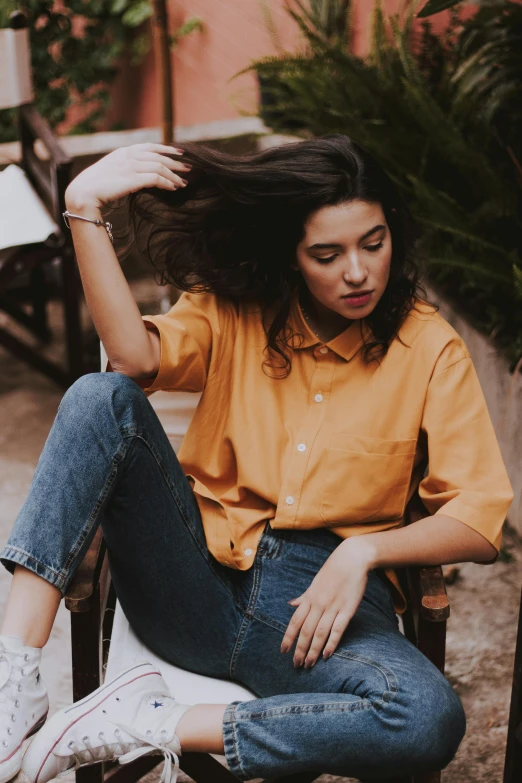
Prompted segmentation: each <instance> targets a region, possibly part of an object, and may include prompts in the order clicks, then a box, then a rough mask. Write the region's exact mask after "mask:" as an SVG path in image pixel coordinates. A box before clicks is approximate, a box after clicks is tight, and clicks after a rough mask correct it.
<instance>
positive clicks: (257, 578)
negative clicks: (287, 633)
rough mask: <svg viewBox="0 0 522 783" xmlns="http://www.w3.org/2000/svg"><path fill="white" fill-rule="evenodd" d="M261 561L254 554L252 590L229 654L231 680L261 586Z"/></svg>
mask: <svg viewBox="0 0 522 783" xmlns="http://www.w3.org/2000/svg"><path fill="white" fill-rule="evenodd" d="M261 563H262V561H261V558H260V557H257V556H256V558H255V559H254V565H253V568H254V580H253V585H252V590H251V592H250V598H249V600H248V604H247V607H246V609H245V610H244V617H243V620H242V622H241V625H240V627H239V631H238V634H237V638H236V642H235V644H234V649H233V650H232V655H231V656H230V664H229V669H228V670H229V674H230V678H231V679H232V680H233V679H234V672H235V667H236V664H237V659H238V657H239V654H240V652H241V647H242V645H243V641H244V639H245V636H246V632H247V628H248V626H249V625H250V622H251V621H252V617H253V616H254V615H253V609H254V606H255V603H256V601H257V597H258V595H259V589H260V587H261Z"/></svg>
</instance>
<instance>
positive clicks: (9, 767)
mask: <svg viewBox="0 0 522 783" xmlns="http://www.w3.org/2000/svg"><path fill="white" fill-rule="evenodd" d="M41 654H42V651H41V650H40V649H37V648H35V647H25V646H24V643H23V641H22V639H18V638H16V637H15V636H0V783H5V781H7V780H11V778H12V777H14V776H15V775H16V774H17V772H18V771H19V770H20V767H21V766H22V755H23V752H22V745H23V743H24V740H25V739H26V738H27V737H29V736H30V735H31V734H34V732H35V731H38V729H39V728H40V726H42V725H43V723H44V722H45V719H46V717H47V711H48V709H49V700H48V698H47V691H46V688H45V685H44V684H43V682H42V680H41V678H40V672H39V670H38V666H39V664H40V658H41Z"/></svg>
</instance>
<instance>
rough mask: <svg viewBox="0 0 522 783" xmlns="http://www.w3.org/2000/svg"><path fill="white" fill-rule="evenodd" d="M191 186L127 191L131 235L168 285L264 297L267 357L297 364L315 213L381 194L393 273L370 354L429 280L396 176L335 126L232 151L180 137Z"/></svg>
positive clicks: (280, 372) (383, 345)
mask: <svg viewBox="0 0 522 783" xmlns="http://www.w3.org/2000/svg"><path fill="white" fill-rule="evenodd" d="M181 148H182V149H183V150H184V155H183V160H184V161H186V162H188V163H190V164H191V165H192V167H193V168H192V170H191V171H190V172H188V173H184V174H183V175H182V176H183V177H185V178H186V179H187V180H188V182H189V184H188V186H187V187H186V188H185V189H179V190H177V191H166V190H161V189H150V190H142V191H138V192H137V193H134V194H132V195H131V196H130V197H129V207H130V215H131V225H132V229H133V230H132V234H133V240H134V241H135V242H136V244H137V246H138V249H139V250H140V252H141V253H142V254H144V255H145V257H146V258H148V259H149V260H150V261H151V263H152V265H153V266H154V268H155V269H156V270H157V271H158V272H159V276H160V280H159V282H160V283H161V284H165V283H167V282H170V283H172V284H173V285H174V286H176V287H177V288H179V289H181V290H184V291H193V292H212V293H214V294H216V295H218V296H221V297H227V298H229V299H235V300H240V299H241V300H245V299H248V300H252V301H253V302H257V303H259V305H260V306H261V308H262V312H263V323H264V325H265V332H266V336H267V346H266V353H267V355H268V359H266V360H265V362H264V366H268V367H270V368H271V369H272V370H275V371H276V373H275V374H276V376H277V377H282V376H283V377H284V376H285V375H288V373H289V372H290V370H291V353H292V352H291V346H292V345H295V342H294V339H295V337H296V335H295V334H292V333H291V330H290V329H289V326H288V316H289V313H290V307H291V301H292V297H293V295H294V293H295V292H296V289H297V288H298V286H299V281H300V278H301V276H300V274H299V273H298V272H296V271H295V270H294V269H292V266H291V265H292V263H294V261H295V254H296V247H297V245H298V243H299V242H300V241H301V239H302V238H303V236H304V230H305V223H306V220H307V218H308V217H309V216H310V215H311V214H312V213H313V212H315V211H316V210H318V209H320V208H321V207H325V206H332V205H337V204H340V203H343V202H348V201H351V200H352V199H361V200H363V201H367V202H372V203H379V204H380V205H381V207H382V210H383V212H384V215H385V217H386V221H387V223H388V226H389V228H390V232H391V236H392V246H393V251H392V260H391V271H390V279H389V282H388V285H387V287H386V290H385V292H384V294H383V296H382V297H381V299H380V301H379V302H378V304H377V306H376V307H375V309H374V310H373V312H372V313H371V314H370V315H369V316H368V318H367V319H366V322H367V324H368V326H369V327H370V334H371V336H370V337H369V338H368V339H367V341H366V343H365V345H364V348H363V355H364V359H365V361H366V362H369V361H371V360H373V359H377V360H379V359H380V358H382V357H383V356H384V355H385V354H386V352H387V350H388V347H389V345H390V343H391V341H392V339H393V338H394V337H395V336H396V335H397V332H398V330H399V328H400V326H401V324H402V322H403V320H404V318H405V317H406V315H407V313H408V312H409V311H410V310H411V309H412V307H414V304H415V297H416V296H419V291H422V293H424V292H423V290H422V288H421V287H420V285H419V271H418V267H417V263H416V259H415V251H414V248H415V230H414V225H413V221H412V219H411V216H410V214H409V212H408V209H407V207H406V205H405V204H404V202H403V200H402V199H401V197H400V195H399V193H398V191H397V189H396V187H395V185H394V184H393V182H392V181H391V179H390V178H389V177H388V176H387V174H386V173H385V172H384V171H383V169H382V168H381V167H380V166H379V165H378V164H377V163H376V161H375V160H374V159H373V158H372V157H371V156H370V155H369V153H368V152H366V151H365V150H364V149H362V148H361V147H360V146H359V145H358V144H356V143H355V142H353V141H352V140H351V139H349V138H348V137H347V136H343V135H341V134H332V135H328V136H324V137H322V138H316V139H310V140H304V141H299V142H296V143H292V144H286V145H283V146H279V147H274V148H271V149H267V150H264V151H261V152H254V153H250V154H247V155H241V156H234V155H230V154H226V153H223V152H220V151H217V150H214V149H210V148H208V147H203V146H200V145H197V144H182V145H181Z"/></svg>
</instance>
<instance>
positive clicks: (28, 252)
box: [0, 11, 84, 387]
mask: <svg viewBox="0 0 522 783" xmlns="http://www.w3.org/2000/svg"><path fill="white" fill-rule="evenodd" d="M25 27H26V18H25V16H24V14H22V13H21V12H18V11H16V12H14V13H13V14H12V15H11V28H12V30H8V31H3V32H4V33H8V34H10V33H11V32H14V31H16V32H17V33H20V35H24V34H25V33H26V31H25ZM8 67H9V68H10V69H11V68H13V69H17V73H16V74H15V73H11V72H9V73H8V74H0V77H2V79H3V78H5V79H6V81H5V82H4V84H6V85H7V80H8V79H9V80H13V82H17V81H18V82H22V83H25V84H28V85H30V68H29V60H28V58H27V59H25V60H24V58H20V57H18V58H16V60H15V62H13V63H12V64H8ZM23 71H25V72H23ZM16 100H17V93H16V91H15V90H14V91H13V96H12V98H11V99H9V97H7V99H6V101H4V102H3V103H2V107H3V108H6V107H8V106H9V107H10V108H18V125H19V134H20V143H21V147H22V160H21V163H20V167H21V169H22V170H23V171H24V172H25V175H26V176H27V179H28V181H29V183H30V186H31V187H32V189H33V191H34V193H35V194H36V195H37V196H38V198H39V199H40V200H41V202H43V204H44V205H45V207H46V208H47V210H48V213H49V216H50V217H51V218H52V219H53V220H54V222H55V224H56V226H57V231H56V232H55V233H54V235H53V236H52V237H51V238H49V239H46V240H45V241H42V242H35V243H31V244H25V242H26V241H27V238H26V236H25V237H24V224H23V223H21V227H20V240H19V243H15V244H14V245H13V246H12V247H9V248H8V250H7V251H3V252H0V310H3V311H4V312H5V313H7V314H8V315H9V316H10V317H11V318H13V319H14V320H15V321H16V322H17V323H18V324H20V325H22V326H23V327H24V328H25V329H27V330H28V331H29V332H31V333H32V334H33V335H35V336H36V337H37V338H38V339H39V341H40V342H41V343H43V344H45V343H48V342H49V341H50V339H51V331H50V329H49V323H48V317H47V299H48V296H49V293H48V283H47V281H46V275H45V269H46V266H48V265H49V264H50V262H51V261H57V269H58V270H59V277H60V283H59V296H60V299H61V300H62V303H63V308H64V316H65V334H66V361H65V366H63V365H62V364H58V363H56V362H52V361H50V360H48V359H46V358H45V357H43V356H42V355H41V351H39V350H37V349H35V348H33V347H32V346H31V345H30V344H28V343H27V342H25V341H24V340H22V339H21V338H20V337H19V336H17V335H16V334H13V333H12V331H9V330H8V329H7V328H5V327H4V326H2V327H0V345H2V346H3V347H4V348H6V349H7V350H8V351H10V352H11V353H13V354H14V355H16V356H18V357H19V358H20V359H22V360H23V361H25V362H27V363H28V364H30V365H31V366H32V367H34V368H35V369H37V370H39V371H40V372H42V373H44V374H45V375H46V376H48V377H49V378H51V379H52V380H54V381H56V382H57V383H59V384H60V385H62V386H65V387H67V386H69V384H70V383H72V382H73V381H74V380H76V378H79V377H80V375H82V374H83V372H84V370H83V353H82V333H81V326H80V309H79V302H80V285H79V276H78V271H77V268H76V262H75V258H74V250H73V245H72V240H71V237H70V233H69V232H63V231H62V229H61V226H62V225H63V223H62V212H63V211H64V210H65V190H66V188H67V185H68V184H69V181H70V174H71V165H72V161H71V159H70V158H69V157H68V155H66V154H65V152H64V151H63V149H62V148H61V146H60V145H59V143H58V141H57V139H56V137H55V135H54V134H53V132H52V130H51V128H50V127H49V124H48V123H47V122H46V120H45V119H43V117H42V116H41V115H40V114H39V113H38V111H37V110H36V108H35V106H34V104H33V103H32V100H28V93H27V91H26V92H25V93H24V94H23V95H20V96H19V97H18V100H22V101H24V102H23V103H20V104H19V105H18V104H17V103H15V101H16ZM37 139H39V140H40V143H41V144H42V145H43V146H44V148H45V150H46V155H47V157H48V160H42V159H40V158H39V157H38V156H37V155H36V153H35V149H34V145H35V142H36V140H37ZM0 183H1V174H0ZM15 209H16V210H17V211H18V214H20V215H23V214H26V215H28V213H29V211H30V210H29V204H28V203H27V202H26V201H24V199H23V198H21V203H20V204H19V205H17V206H15ZM27 219H28V220H30V219H31V217H30V214H29V215H28V217H27ZM25 225H27V223H26V224H25ZM26 280H27V282H28V285H27V286H26V285H25V281H26ZM22 281H23V283H24V291H23V293H24V298H27V299H28V302H29V304H30V308H31V309H30V311H29V312H27V311H26V309H24V307H23V306H21V303H20V301H19V300H20V283H21V282H22Z"/></svg>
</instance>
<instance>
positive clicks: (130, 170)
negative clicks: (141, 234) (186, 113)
mask: <svg viewBox="0 0 522 783" xmlns="http://www.w3.org/2000/svg"><path fill="white" fill-rule="evenodd" d="M182 154H183V150H180V149H178V148H177V147H168V146H166V145H165V144H153V143H145V144H132V145H131V146H130V147H120V148H119V149H116V150H114V151H113V152H110V153H109V154H108V155H105V157H103V158H101V159H100V160H99V161H97V162H96V163H94V164H93V165H92V166H89V167H88V168H86V169H84V171H82V172H81V173H80V174H78V176H77V177H75V178H74V179H73V181H72V182H71V183H70V185H69V187H68V188H67V190H66V192H65V203H66V205H67V207H68V208H69V207H72V206H75V205H76V206H78V205H89V206H91V207H95V208H98V209H100V208H101V207H102V206H104V205H106V204H108V203H109V202H111V201H114V200H115V199H118V198H121V197H122V196H126V195H128V194H129V193H135V192H136V191H137V190H141V189H142V188H162V189H164V190H177V189H178V188H184V187H186V185H187V181H186V180H184V179H183V178H182V177H181V176H180V175H179V174H177V173H176V172H180V173H183V172H185V171H190V169H191V166H190V165H188V164H186V163H184V162H183V161H182V160H179V159H176V158H174V159H173V158H172V157H170V156H171V155H176V156H179V155H182Z"/></svg>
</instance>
